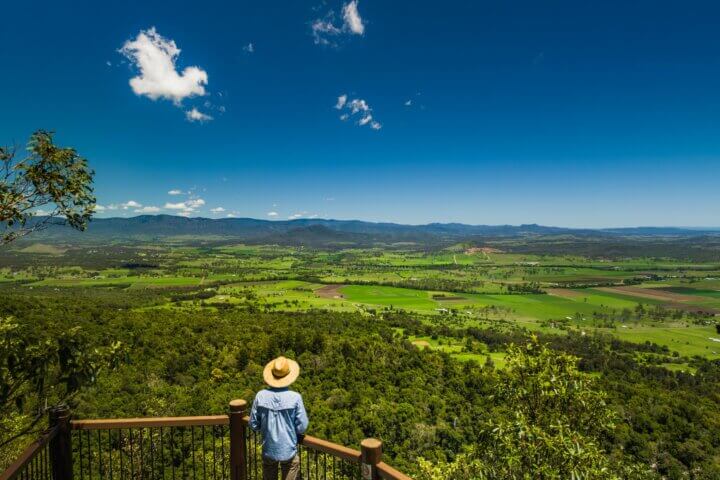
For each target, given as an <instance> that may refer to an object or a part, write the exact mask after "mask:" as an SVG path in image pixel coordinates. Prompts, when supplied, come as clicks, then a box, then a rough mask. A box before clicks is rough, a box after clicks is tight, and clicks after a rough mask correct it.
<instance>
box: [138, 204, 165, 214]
mask: <svg viewBox="0 0 720 480" xmlns="http://www.w3.org/2000/svg"><path fill="white" fill-rule="evenodd" d="M159 211H160V208H158V207H153V206H150V205H149V206H147V207H142V208H138V209H137V210H135V213H157V212H159Z"/></svg>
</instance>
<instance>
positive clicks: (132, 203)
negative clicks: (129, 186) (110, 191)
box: [120, 200, 142, 210]
mask: <svg viewBox="0 0 720 480" xmlns="http://www.w3.org/2000/svg"><path fill="white" fill-rule="evenodd" d="M120 206H121V207H122V209H123V210H127V209H129V208H142V204H140V203H138V202H136V201H135V200H130V201H128V202H125V203H122V204H120Z"/></svg>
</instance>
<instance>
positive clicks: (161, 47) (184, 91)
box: [119, 27, 208, 105]
mask: <svg viewBox="0 0 720 480" xmlns="http://www.w3.org/2000/svg"><path fill="white" fill-rule="evenodd" d="M119 52H120V53H122V54H123V55H124V56H125V57H126V58H127V59H128V60H130V61H131V62H132V63H133V64H134V65H135V67H137V69H138V70H139V75H138V76H136V77H133V78H131V79H130V87H131V88H132V90H133V92H135V94H136V95H144V96H147V97H148V98H150V99H152V100H157V99H158V98H164V99H167V100H172V102H173V103H175V104H176V105H179V104H180V103H181V102H182V101H183V100H184V99H185V98H189V97H193V96H196V95H198V96H203V95H205V85H207V83H208V75H207V72H206V71H205V70H202V69H201V68H199V67H195V66H193V67H186V68H185V69H184V70H183V71H182V73H180V72H178V71H177V69H176V65H175V62H176V61H177V58H178V56H179V55H180V52H181V50H180V49H179V48H178V47H177V45H176V44H175V42H174V41H173V40H171V39H167V38H165V37H163V36H162V35H160V34H159V33H157V31H156V30H155V27H151V28H149V29H148V30H141V31H140V33H138V35H137V37H136V38H135V39H134V40H128V41H126V42H125V44H124V45H123V46H122V48H121V49H120V50H119Z"/></svg>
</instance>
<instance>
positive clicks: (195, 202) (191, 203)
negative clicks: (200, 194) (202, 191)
mask: <svg viewBox="0 0 720 480" xmlns="http://www.w3.org/2000/svg"><path fill="white" fill-rule="evenodd" d="M185 204H186V205H187V208H188V210H194V209H196V208H200V207H202V206H203V205H205V200H203V199H202V198H191V199H190V200H188V201H186V202H185Z"/></svg>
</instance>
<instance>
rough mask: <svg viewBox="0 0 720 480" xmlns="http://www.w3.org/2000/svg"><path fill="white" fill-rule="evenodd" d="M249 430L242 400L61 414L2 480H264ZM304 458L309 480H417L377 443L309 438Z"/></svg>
mask: <svg viewBox="0 0 720 480" xmlns="http://www.w3.org/2000/svg"><path fill="white" fill-rule="evenodd" d="M248 422H249V417H248V416H247V402H245V401H244V400H233V401H232V402H230V412H229V414H228V415H215V416H203V417H154V418H127V419H101V420H70V412H69V410H68V409H67V408H58V409H55V410H53V411H52V412H51V416H50V429H49V430H48V431H47V432H45V433H44V434H43V435H42V436H41V437H40V438H39V439H38V440H37V441H35V442H34V443H33V444H32V445H30V446H29V447H28V448H27V449H26V450H25V451H24V452H23V454H22V455H21V456H20V457H19V458H18V459H17V460H16V461H15V462H14V463H13V464H12V465H11V466H10V468H9V469H8V470H6V471H5V472H4V473H2V475H0V480H13V479H20V480H26V479H31V480H35V479H38V480H71V479H79V480H95V479H109V480H125V479H127V480H145V479H148V480H158V479H162V480H166V479H173V480H175V479H176V478H178V479H183V480H198V479H200V480H208V479H213V480H216V479H223V480H225V479H229V480H260V479H262V478H263V477H262V442H261V441H260V436H259V435H258V434H257V433H256V432H254V431H252V430H251V429H250V428H249V427H248ZM299 457H300V471H301V476H302V479H303V480H378V479H384V480H412V479H411V478H410V477H408V476H407V475H405V474H403V473H401V472H399V471H397V470H395V469H394V468H392V467H390V466H389V465H387V464H385V463H384V462H382V442H380V440H376V439H365V440H363V441H362V442H361V444H360V450H355V449H352V448H348V447H344V446H342V445H338V444H335V443H332V442H328V441H326V440H322V439H319V438H315V437H311V436H309V435H308V436H305V437H303V438H302V439H301V441H300V447H299Z"/></svg>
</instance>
